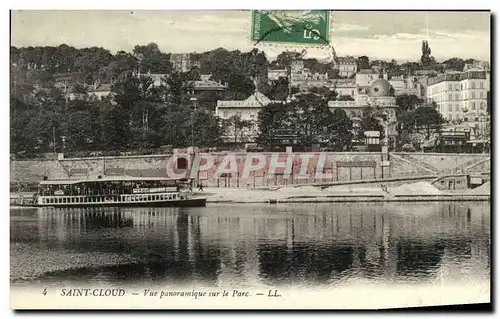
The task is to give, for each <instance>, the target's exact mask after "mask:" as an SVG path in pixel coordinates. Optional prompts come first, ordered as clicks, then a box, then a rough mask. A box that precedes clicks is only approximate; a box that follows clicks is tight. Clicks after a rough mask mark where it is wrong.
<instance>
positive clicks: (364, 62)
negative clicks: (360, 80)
mask: <svg viewBox="0 0 500 319" xmlns="http://www.w3.org/2000/svg"><path fill="white" fill-rule="evenodd" d="M357 64H358V70H363V69H369V68H370V58H368V57H367V56H366V55H363V56H360V57H358V59H357Z"/></svg>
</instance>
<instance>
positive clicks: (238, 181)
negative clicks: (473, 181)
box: [10, 152, 490, 187]
mask: <svg viewBox="0 0 500 319" xmlns="http://www.w3.org/2000/svg"><path fill="white" fill-rule="evenodd" d="M249 154H251V153H238V154H235V156H234V162H233V163H232V164H231V160H230V159H228V157H226V154H223V153H217V154H211V155H212V156H213V157H214V158H215V160H214V165H213V167H212V168H211V169H209V170H207V171H201V172H200V173H199V175H198V176H196V174H193V175H195V177H198V178H199V179H201V180H203V181H204V185H206V186H219V187H238V186H239V187H248V186H250V187H253V186H255V187H259V186H272V185H290V184H307V183H324V182H336V181H349V180H365V179H379V178H397V177H409V176H432V175H435V176H436V177H437V176H440V175H443V174H450V173H454V174H457V173H460V174H471V173H489V171H490V156H489V154H439V153H390V154H383V153H379V152H373V153H368V152H366V153H359V152H357V153H348V152H343V153H326V154H327V155H326V160H324V161H321V162H324V165H323V169H322V170H318V164H317V163H318V160H319V159H320V154H319V153H316V154H314V155H313V157H312V158H310V159H309V163H308V165H307V171H306V175H307V176H308V178H299V176H298V175H299V172H300V171H301V169H303V166H305V160H304V159H303V158H301V157H300V155H301V154H299V153H294V154H293V165H292V166H291V174H290V176H289V178H286V177H285V176H283V172H284V168H277V169H276V170H275V171H274V172H273V171H271V172H270V171H269V165H270V163H271V158H273V157H274V159H275V160H276V161H277V162H280V163H284V162H286V159H287V156H289V155H290V154H287V153H260V154H262V155H263V156H264V157H265V159H266V160H265V165H264V167H262V168H260V169H258V170H255V171H252V172H250V174H248V176H247V177H246V178H244V177H243V172H244V164H245V161H247V157H248V156H249ZM309 154H311V153H309ZM185 156H186V158H187V167H188V169H187V170H182V169H178V168H177V166H176V165H174V166H175V167H174V171H175V172H177V173H182V172H183V171H184V172H186V173H187V176H190V171H189V167H190V166H191V162H192V161H193V157H192V155H188V154H185ZM170 157H171V155H148V156H127V157H96V158H63V159H59V160H57V161H50V160H38V161H37V160H32V161H11V168H10V176H11V184H19V183H23V184H30V183H38V182H39V181H40V180H42V179H43V176H47V177H48V178H49V179H86V178H96V177H97V176H99V175H115V176H116V175H129V176H137V177H167V169H166V168H167V164H168V163H169V160H170ZM224 159H226V160H224ZM254 161H255V160H254ZM254 161H252V163H254ZM173 162H175V163H178V162H177V161H173ZM234 163H235V164H236V166H237V168H238V169H237V171H238V173H233V174H226V175H224V174H223V175H222V176H220V175H218V174H217V173H216V172H217V170H218V169H220V168H221V166H222V165H224V167H222V168H229V167H231V165H234ZM203 164H204V161H202V162H201V165H203ZM255 164H256V163H255ZM255 164H254V165H255ZM317 170H318V171H322V173H323V174H329V175H330V176H329V177H327V178H319V179H318V178H316V177H315V173H316V171H317Z"/></svg>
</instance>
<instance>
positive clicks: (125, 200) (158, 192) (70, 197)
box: [24, 177, 206, 207]
mask: <svg viewBox="0 0 500 319" xmlns="http://www.w3.org/2000/svg"><path fill="white" fill-rule="evenodd" d="M188 185H189V184H188V181H181V180H174V179H168V178H147V177H101V178H97V179H86V180H43V181H41V182H40V187H39V192H38V193H37V194H35V195H34V196H33V198H32V199H31V200H25V203H24V205H30V204H31V205H30V206H37V207H91V206H92V207H93V206H163V207H170V206H175V207H199V206H205V205H206V198H197V197H192V196H191V194H190V193H189V192H188V190H187V189H188ZM30 202H31V203H30Z"/></svg>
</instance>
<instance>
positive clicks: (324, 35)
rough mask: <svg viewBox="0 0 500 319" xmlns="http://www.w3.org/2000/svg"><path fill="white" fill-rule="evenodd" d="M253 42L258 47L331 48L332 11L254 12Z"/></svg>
mask: <svg viewBox="0 0 500 319" xmlns="http://www.w3.org/2000/svg"><path fill="white" fill-rule="evenodd" d="M251 39H252V41H254V42H257V43H260V42H275V43H284V44H307V45H319V46H324V45H328V44H329V43H330V14H329V11H327V10H303V11H294V10H254V11H252V34H251Z"/></svg>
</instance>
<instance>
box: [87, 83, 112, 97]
mask: <svg viewBox="0 0 500 319" xmlns="http://www.w3.org/2000/svg"><path fill="white" fill-rule="evenodd" d="M111 86H112V84H109V83H106V84H97V85H93V86H90V87H89V88H88V94H89V95H91V96H92V95H93V96H96V97H97V98H99V99H101V98H103V97H106V96H108V95H110V94H111Z"/></svg>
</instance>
